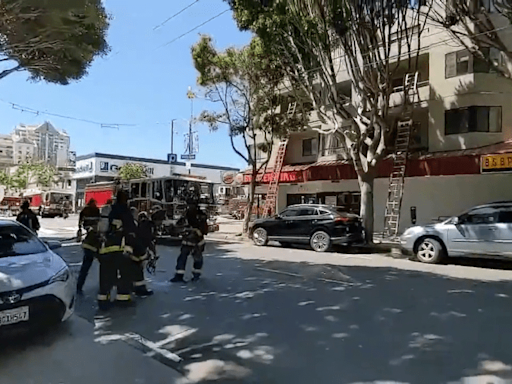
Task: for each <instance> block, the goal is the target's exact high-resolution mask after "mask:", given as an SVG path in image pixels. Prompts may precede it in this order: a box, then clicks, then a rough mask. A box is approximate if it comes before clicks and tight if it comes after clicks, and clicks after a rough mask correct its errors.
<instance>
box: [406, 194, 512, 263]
mask: <svg viewBox="0 0 512 384" xmlns="http://www.w3.org/2000/svg"><path fill="white" fill-rule="evenodd" d="M400 244H401V247H402V249H403V250H405V251H406V252H409V253H413V254H414V255H415V256H416V258H417V259H418V260H419V261H421V262H424V263H430V264H434V263H439V262H441V261H442V260H443V259H444V258H445V257H447V256H453V257H485V258H487V257H497V258H512V202H500V203H492V204H487V205H481V206H478V207H475V208H472V209H470V210H468V211H467V212H465V213H463V214H462V215H460V216H455V217H452V218H450V219H448V220H445V221H443V222H442V223H437V224H431V225H424V226H415V227H411V228H409V229H407V230H406V231H405V232H404V234H403V235H402V236H401V237H400Z"/></svg>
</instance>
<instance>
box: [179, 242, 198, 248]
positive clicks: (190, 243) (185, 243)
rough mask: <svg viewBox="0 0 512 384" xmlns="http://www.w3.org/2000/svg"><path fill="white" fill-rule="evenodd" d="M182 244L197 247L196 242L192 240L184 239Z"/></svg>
mask: <svg viewBox="0 0 512 384" xmlns="http://www.w3.org/2000/svg"><path fill="white" fill-rule="evenodd" d="M181 245H188V246H191V247H195V246H196V243H192V242H190V241H182V242H181Z"/></svg>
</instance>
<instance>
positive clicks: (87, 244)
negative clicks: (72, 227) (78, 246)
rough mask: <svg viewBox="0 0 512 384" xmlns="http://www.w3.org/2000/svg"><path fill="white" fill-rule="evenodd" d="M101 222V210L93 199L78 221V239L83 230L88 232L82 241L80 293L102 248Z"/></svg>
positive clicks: (78, 288)
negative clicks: (82, 255) (99, 226)
mask: <svg viewBox="0 0 512 384" xmlns="http://www.w3.org/2000/svg"><path fill="white" fill-rule="evenodd" d="M99 220H100V210H99V209H98V207H97V206H96V200H94V199H91V200H89V202H88V203H87V206H86V207H85V208H84V209H83V210H82V211H81V212H80V216H79V219H78V238H80V239H81V238H82V229H85V231H86V232H87V235H86V236H85V239H84V240H83V241H82V248H83V250H84V258H83V261H82V266H81V267H80V272H79V274H78V280H77V284H76V289H77V292H78V293H82V288H83V286H84V283H85V279H86V278H87V275H88V274H89V270H90V269H91V265H92V263H93V261H94V258H95V257H98V252H99V250H100V248H101V237H100V234H99V231H98V224H99Z"/></svg>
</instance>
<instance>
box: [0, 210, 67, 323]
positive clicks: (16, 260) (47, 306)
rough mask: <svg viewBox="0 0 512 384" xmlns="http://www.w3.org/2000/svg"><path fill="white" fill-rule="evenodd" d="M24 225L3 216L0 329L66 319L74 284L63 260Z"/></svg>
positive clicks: (55, 245) (53, 244) (51, 245)
mask: <svg viewBox="0 0 512 384" xmlns="http://www.w3.org/2000/svg"><path fill="white" fill-rule="evenodd" d="M59 247H60V243H59V242H46V243H45V242H43V241H41V240H40V239H39V238H38V237H37V236H36V235H35V234H34V233H33V232H32V231H30V230H29V229H28V228H26V227H25V226H23V225H22V224H20V223H18V222H15V221H11V220H5V219H4V220H2V219H0V331H2V330H6V329H10V328H13V327H17V326H19V325H30V326H32V325H47V324H53V323H59V322H61V321H65V320H67V319H68V318H69V317H70V316H71V315H72V314H73V311H74V304H75V284H74V282H73V280H74V279H73V278H72V276H71V272H70V270H69V268H68V266H67V265H66V263H65V262H64V260H63V259H62V258H61V257H60V256H59V255H57V254H55V253H54V252H53V251H52V250H53V249H56V248H59Z"/></svg>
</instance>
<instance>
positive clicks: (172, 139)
mask: <svg viewBox="0 0 512 384" xmlns="http://www.w3.org/2000/svg"><path fill="white" fill-rule="evenodd" d="M176 120H177V119H172V120H171V154H172V153H174V122H175V121H176Z"/></svg>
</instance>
